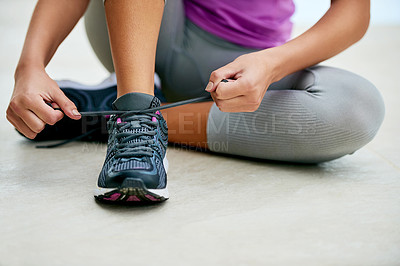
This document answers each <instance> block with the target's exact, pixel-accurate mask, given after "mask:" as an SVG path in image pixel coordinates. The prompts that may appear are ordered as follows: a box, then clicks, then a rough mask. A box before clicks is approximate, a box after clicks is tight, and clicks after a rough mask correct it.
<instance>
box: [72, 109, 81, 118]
mask: <svg viewBox="0 0 400 266" xmlns="http://www.w3.org/2000/svg"><path fill="white" fill-rule="evenodd" d="M72 113H73V114H74V115H76V116H80V115H81V114H80V113H79V112H78V110H76V109H73V110H72Z"/></svg>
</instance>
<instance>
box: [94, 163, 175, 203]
mask: <svg viewBox="0 0 400 266" xmlns="http://www.w3.org/2000/svg"><path fill="white" fill-rule="evenodd" d="M163 165H164V169H165V174H167V173H168V168H169V163H168V159H167V157H164V160H163ZM126 180H127V182H125V181H124V183H123V184H122V186H121V187H118V188H102V187H99V186H97V187H96V189H95V191H94V197H95V199H96V200H98V201H100V202H103V203H118V204H124V203H125V204H129V203H130V204H132V203H133V204H137V203H156V202H163V201H166V200H167V199H168V198H169V193H168V188H167V187H165V188H162V189H147V188H146V186H145V184H144V183H143V181H142V180H141V179H138V178H132V177H128V178H126Z"/></svg>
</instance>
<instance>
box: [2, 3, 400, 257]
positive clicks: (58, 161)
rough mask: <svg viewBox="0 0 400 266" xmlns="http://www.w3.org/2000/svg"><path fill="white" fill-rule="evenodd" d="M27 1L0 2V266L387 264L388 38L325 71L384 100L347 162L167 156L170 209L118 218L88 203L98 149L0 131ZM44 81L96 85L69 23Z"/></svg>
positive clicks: (381, 33) (392, 162) (94, 71)
mask: <svg viewBox="0 0 400 266" xmlns="http://www.w3.org/2000/svg"><path fill="white" fill-rule="evenodd" d="M33 2H34V1H22V0H21V1H7V2H0V6H1V8H0V14H1V15H0V36H1V42H0V53H1V56H0V58H1V63H0V87H1V88H2V90H1V91H0V95H1V97H0V106H1V112H2V113H3V115H2V116H1V117H0V134H1V139H0V145H1V147H2V148H1V150H0V175H1V179H0V192H1V197H0V240H1V241H0V265H91V264H93V265H106V264H122V263H123V264H128V265H133V264H134V263H135V264H136V265H144V264H146V265H155V264H162V265H400V226H399V224H400V134H399V133H400V125H399V121H400V105H399V103H398V101H399V96H400V92H399V91H400V85H399V82H397V81H396V80H397V79H398V78H399V74H400V71H399V70H400V68H399V65H398V64H399V62H400V53H399V47H400V34H399V33H400V27H372V28H371V29H370V31H369V33H368V34H367V36H366V37H365V38H364V40H363V41H362V42H361V43H359V44H357V45H356V46H354V47H352V48H351V49H350V50H348V51H346V52H345V53H343V54H341V55H340V56H338V57H336V58H335V59H334V60H330V61H329V62H327V63H326V64H328V65H333V66H338V67H342V68H345V69H347V70H351V71H353V72H356V73H358V74H360V75H363V76H365V77H367V78H368V79H370V80H371V81H372V82H373V83H374V84H375V85H376V86H377V87H378V88H380V89H381V91H382V93H383V96H384V99H385V103H386V107H387V114H386V118H385V122H384V124H383V126H382V128H381V130H380V132H379V133H378V135H377V137H376V138H375V139H374V140H373V141H372V142H371V143H370V144H368V145H367V146H366V147H364V148H362V149H361V150H359V151H358V152H356V153H355V154H354V155H351V156H346V157H343V158H341V159H338V160H335V161H332V162H328V163H324V164H321V165H318V166H303V165H292V164H276V163H270V162H264V161H252V160H245V159H239V158H230V157H223V156H219V155H213V154H206V153H200V152H194V151H188V150H183V149H172V148H171V149H169V151H168V158H169V161H170V172H169V188H170V194H171V199H170V200H168V201H167V202H166V203H165V204H162V205H158V206H148V207H118V206H104V205H99V204H97V203H96V202H95V201H94V199H93V196H92V191H93V188H94V185H95V183H96V180H97V175H98V172H99V170H100V168H101V165H102V162H103V158H104V152H105V149H106V148H105V146H104V145H99V144H94V143H72V144H69V145H66V146H63V147H60V148H57V149H52V150H39V149H35V147H34V144H33V143H30V142H29V141H26V140H24V139H23V138H21V137H20V136H19V135H18V134H17V133H16V132H15V131H14V130H13V128H12V126H11V125H10V124H8V123H7V122H6V120H5V115H4V113H5V109H6V106H7V103H8V101H9V98H10V95H11V92H12V88H13V71H14V68H15V65H16V63H17V60H18V57H19V53H20V50H21V47H22V44H23V39H24V34H25V31H26V27H27V23H28V21H29V16H30V14H31V12H32V8H33V5H34V3H33ZM17 9H19V10H20V13H19V14H16V13H15V12H12V11H13V10H17ZM300 30H301V29H297V30H296V32H300ZM48 72H49V73H50V75H51V76H52V77H53V78H57V79H60V78H68V79H73V80H77V81H81V82H86V83H96V82H99V81H100V80H102V79H103V78H104V77H106V75H107V73H106V72H105V70H104V69H103V68H102V67H101V66H100V64H99V63H98V62H97V59H96V58H95V56H94V55H93V53H92V52H91V50H90V47H89V45H88V43H87V40H86V38H85V35H84V31H83V28H82V24H81V23H80V24H79V25H78V28H77V30H75V31H74V32H73V33H72V35H71V36H70V37H69V38H68V39H67V40H66V42H65V44H63V45H62V47H61V48H60V51H59V53H58V54H57V56H56V58H55V59H54V61H53V62H52V63H51V64H50V66H49V67H48Z"/></svg>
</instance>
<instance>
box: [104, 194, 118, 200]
mask: <svg viewBox="0 0 400 266" xmlns="http://www.w3.org/2000/svg"><path fill="white" fill-rule="evenodd" d="M119 196H121V194H120V193H114V194H112V195H111V196H110V197H109V198H103V199H104V200H112V201H116V200H117V199H118V198H119Z"/></svg>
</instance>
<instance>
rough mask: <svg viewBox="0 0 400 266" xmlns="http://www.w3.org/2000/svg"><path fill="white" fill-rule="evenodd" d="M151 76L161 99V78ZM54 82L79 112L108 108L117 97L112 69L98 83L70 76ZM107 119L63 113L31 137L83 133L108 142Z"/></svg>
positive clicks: (39, 138) (60, 137)
mask: <svg viewBox="0 0 400 266" xmlns="http://www.w3.org/2000/svg"><path fill="white" fill-rule="evenodd" d="M154 80H155V86H154V93H155V95H156V96H157V97H158V98H159V99H161V100H162V101H163V102H164V101H166V100H165V98H164V96H163V95H162V92H161V89H160V87H161V86H160V84H161V82H160V80H159V77H158V76H157V74H155V75H154ZM56 82H57V84H58V86H59V87H60V89H61V90H62V91H63V92H64V94H65V95H66V96H67V97H68V98H69V99H70V100H71V101H72V102H73V103H74V104H75V105H76V107H77V109H78V111H79V112H101V111H111V110H112V103H113V102H114V101H115V99H116V98H117V79H116V76H115V73H112V74H111V75H110V76H109V77H108V78H107V79H105V80H104V81H103V82H101V83H100V84H97V85H92V86H91V85H84V84H81V83H78V82H74V81H70V80H59V81H56ZM107 120H108V116H105V115H95V116H83V117H82V119H80V120H73V119H71V118H69V117H67V116H64V117H63V118H62V119H61V120H60V121H58V122H57V123H56V124H55V125H46V127H45V128H44V129H43V130H42V131H41V132H40V133H39V134H37V136H36V138H35V139H34V140H35V141H46V140H68V139H74V138H77V137H80V136H83V137H82V138H79V139H81V140H85V141H101V142H107V139H108V133H107ZM87 133H89V134H87Z"/></svg>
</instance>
